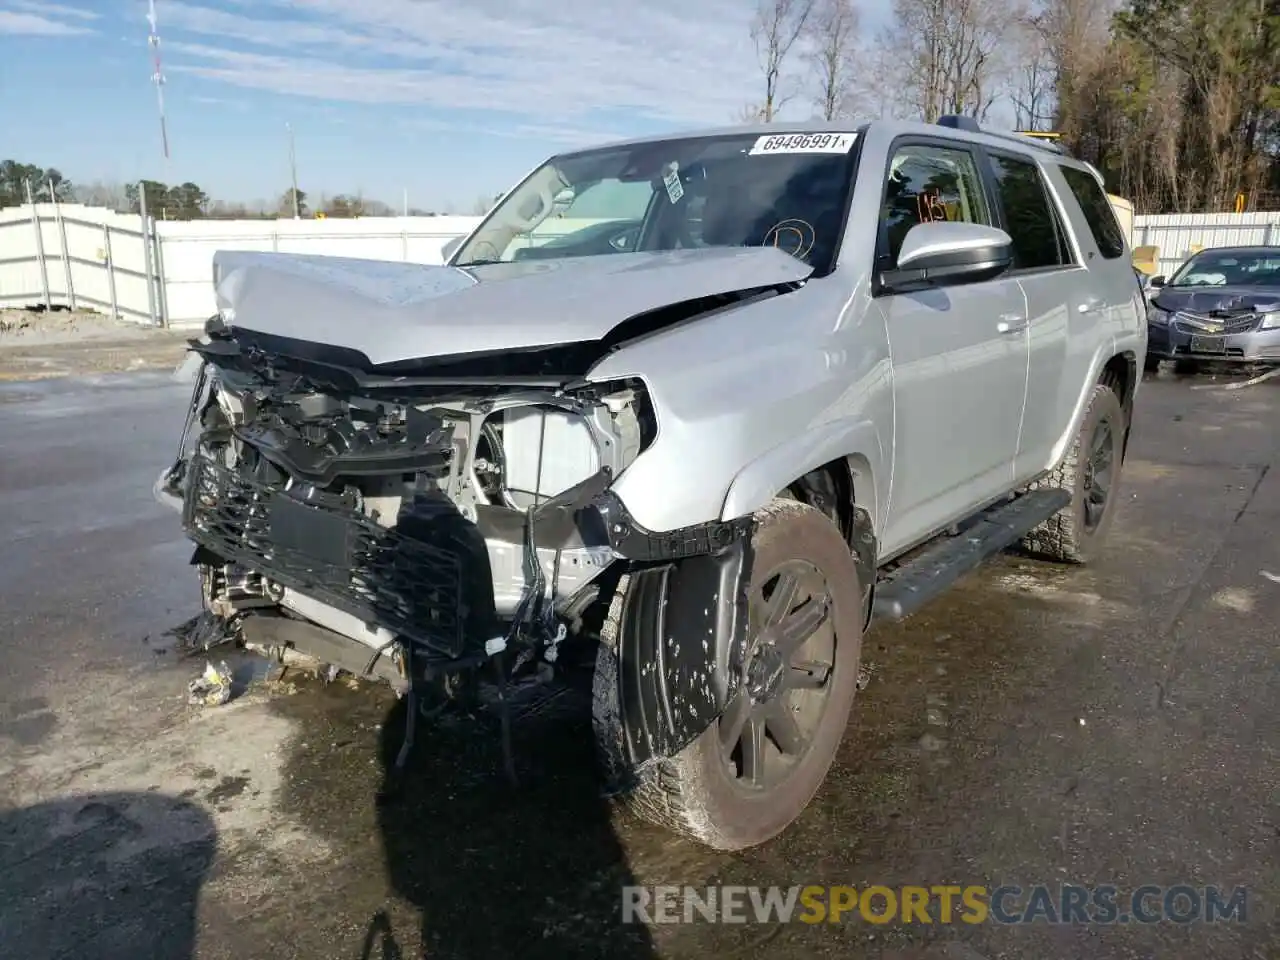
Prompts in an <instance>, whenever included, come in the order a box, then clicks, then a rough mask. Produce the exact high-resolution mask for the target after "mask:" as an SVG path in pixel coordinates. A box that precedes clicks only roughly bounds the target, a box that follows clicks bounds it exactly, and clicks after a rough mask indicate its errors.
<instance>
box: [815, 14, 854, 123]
mask: <svg viewBox="0 0 1280 960" xmlns="http://www.w3.org/2000/svg"><path fill="white" fill-rule="evenodd" d="M808 32H809V37H808V39H809V41H810V48H809V50H808V59H809V65H810V67H811V68H812V70H813V74H814V77H815V79H816V80H817V90H816V95H815V97H814V102H815V105H816V106H817V107H818V109H819V110H820V111H821V112H822V119H824V120H834V119H836V118H837V117H842V116H847V115H849V114H851V113H854V112H856V111H855V110H854V104H853V102H852V101H853V99H854V96H855V94H854V87H853V78H854V73H855V70H856V65H857V44H858V8H857V7H855V6H854V5H853V0H815V6H814V9H813V12H812V13H811V14H810V18H809V31H808Z"/></svg>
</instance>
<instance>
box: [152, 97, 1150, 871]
mask: <svg viewBox="0 0 1280 960" xmlns="http://www.w3.org/2000/svg"><path fill="white" fill-rule="evenodd" d="M454 246H455V248H454V249H453V251H452V253H451V256H450V259H449V262H448V263H447V264H446V265H444V266H420V265H414V264H407V263H389V262H387V263H384V262H373V261H365V260H352V259H344V258H331V257H319V256H301V255H289V254H267V253H230V252H220V253H218V254H217V256H216V258H215V268H214V272H215V277H214V282H215V285H216V291H217V298H218V304H219V314H218V315H217V316H216V317H214V318H212V319H211V320H210V322H209V324H208V325H207V328H206V336H205V337H204V338H202V339H201V340H199V341H193V343H192V350H193V352H194V356H193V357H192V360H193V361H194V363H195V365H196V366H197V367H198V374H197V375H196V386H195V390H194V395H193V397H192V406H191V416H190V419H189V422H188V427H187V429H186V431H184V436H183V441H182V453H181V456H180V457H179V459H178V461H177V462H176V463H175V464H174V465H173V466H172V467H171V468H169V469H168V470H166V471H164V473H163V474H162V475H161V477H160V479H159V482H158V484H157V492H158V494H159V495H160V496H161V498H162V499H164V500H166V501H168V502H171V503H173V504H174V505H175V506H177V507H178V508H179V509H180V510H181V511H182V517H183V523H184V526H185V529H186V531H187V533H188V535H189V536H190V537H191V539H192V540H194V541H195V543H196V544H197V549H196V553H195V556H194V558H193V563H194V564H195V565H196V566H197V568H198V570H199V573H200V578H201V582H202V584H203V589H204V603H205V608H206V609H205V613H204V614H203V619H202V622H201V623H200V624H198V626H199V630H198V632H197V635H198V636H199V637H201V638H203V639H202V641H201V642H202V643H205V644H207V643H209V642H213V641H214V640H229V639H233V640H235V641H237V642H240V643H243V644H244V645H246V646H248V647H250V648H251V649H254V650H258V651H260V652H263V653H265V654H267V655H269V656H271V657H273V658H275V659H278V660H281V661H283V662H287V663H291V662H295V661H297V662H306V663H309V664H312V665H314V666H317V668H319V667H321V666H323V667H325V668H341V669H347V670H350V671H352V672H354V673H357V674H360V675H370V676H379V677H382V678H384V679H386V680H387V681H388V682H390V683H392V684H393V685H395V686H396V687H397V689H398V690H400V691H401V692H402V693H404V694H405V695H406V696H407V697H409V698H410V701H411V703H410V707H411V709H410V710H409V713H408V715H409V716H410V718H412V717H414V716H415V715H420V713H421V712H422V711H421V710H420V709H418V707H419V706H422V707H423V708H424V709H425V704H427V703H428V702H430V703H431V707H432V709H433V710H435V709H447V708H448V707H449V706H450V705H451V704H455V703H457V702H459V701H462V702H464V703H469V704H473V705H474V704H479V705H480V706H481V707H482V708H491V709H495V710H497V711H499V712H500V713H501V714H503V717H504V719H505V720H507V721H508V722H507V723H504V724H503V726H502V729H503V730H509V726H510V722H511V721H512V719H513V714H512V711H513V710H516V708H515V707H513V704H514V703H516V702H517V701H518V700H519V696H518V695H517V693H516V692H515V691H530V690H533V691H538V690H542V691H549V690H562V689H571V690H578V691H580V692H582V693H583V694H584V695H589V697H590V701H591V704H592V710H593V716H594V729H595V735H596V739H597V741H598V745H599V753H600V756H601V758H602V761H603V763H602V767H603V772H604V775H605V777H606V779H607V783H608V787H609V789H610V790H611V791H613V792H614V793H616V794H618V795H620V796H623V797H625V798H626V800H627V802H628V803H629V804H630V805H631V807H632V808H633V809H635V810H636V811H638V812H639V813H640V814H641V815H642V816H645V817H647V818H650V819H652V820H654V821H657V822H659V823H663V824H666V825H668V826H670V827H672V828H674V829H675V830H677V831H679V832H681V833H683V834H685V835H687V836H689V837H693V838H696V839H697V840H699V841H702V842H704V843H707V844H710V845H712V846H714V847H718V848H722V849H733V848H741V847H746V846H749V845H752V844H756V843H759V842H761V841H763V840H766V839H767V838H769V837H772V836H774V835H775V834H777V833H778V832H780V831H781V830H783V829H784V828H785V827H786V826H787V824H789V823H790V822H791V821H792V820H793V819H794V818H795V817H796V816H797V815H798V814H799V813H800V812H801V810H802V809H803V808H804V807H805V805H806V804H807V803H808V802H809V800H810V798H811V797H812V796H813V794H814V793H815V791H816V790H817V789H818V787H819V785H820V784H821V783H822V781H823V779H824V777H825V775H826V772H827V770H828V767H829V765H830V763H831V761H832V758H833V756H834V754H835V752H836V748H837V746H838V744H839V742H840V740H841V737H842V736H843V733H844V730H845V726H846V722H847V719H848V716H849V711H850V709H851V707H852V704H853V701H854V697H855V691H856V688H857V677H858V671H859V656H860V646H861V639H862V635H863V632H864V630H865V629H866V628H867V627H868V626H869V625H870V624H871V623H872V621H874V620H876V619H878V618H891V619H892V618H901V617H904V616H907V615H909V614H910V613H912V612H913V611H914V610H917V609H918V608H919V607H920V606H921V605H922V604H923V603H925V602H927V601H928V600H929V599H930V598H932V597H934V596H936V595H937V594H938V593H940V592H941V591H942V590H944V589H945V588H946V587H947V586H948V585H949V584H951V583H953V582H954V581H955V580H956V579H957V578H959V577H960V576H961V575H963V574H964V573H966V572H967V571H969V570H972V569H973V568H974V567H976V566H977V565H978V564H979V563H980V562H981V561H982V560H983V559H984V558H986V557H988V556H990V555H991V554H993V553H995V552H997V551H1000V550H1002V549H1004V548H1007V547H1011V546H1015V545H1019V544H1020V545H1021V546H1022V547H1023V548H1026V549H1029V550H1032V551H1034V552H1036V553H1039V554H1042V555H1047V556H1048V557H1051V558H1056V559H1058V560H1062V561H1068V562H1085V561H1088V560H1090V559H1091V558H1093V557H1094V556H1096V554H1097V553H1098V551H1099V549H1100V547H1101V544H1102V541H1103V539H1104V538H1105V536H1106V532H1107V528H1108V526H1109V525H1110V523H1111V520H1112V516H1113V509H1114V508H1113V504H1114V501H1115V490H1116V485H1117V482H1118V479H1119V474H1120V469H1121V465H1122V463H1123V460H1124V454H1125V448H1126V444H1127V441H1128V437H1129V423H1130V418H1131V417H1130V415H1131V411H1132V409H1133V402H1134V394H1135V393H1136V391H1137V389H1138V385H1139V381H1140V373H1139V372H1140V371H1141V369H1142V364H1143V360H1144V356H1145V352H1146V329H1147V327H1146V322H1145V309H1144V304H1143V297H1142V293H1141V291H1140V289H1139V286H1138V284H1137V282H1136V281H1135V279H1134V272H1133V269H1132V268H1131V266H1130V263H1129V257H1128V251H1127V250H1126V244H1125V240H1124V236H1123V234H1122V232H1121V229H1120V226H1119V224H1118V223H1117V221H1116V219H1115V216H1114V214H1113V212H1112V209H1111V206H1110V204H1109V203H1108V200H1107V197H1106V194H1105V191H1104V189H1103V185H1102V183H1101V181H1100V178H1099V176H1098V174H1097V173H1096V172H1095V171H1094V170H1093V169H1091V168H1090V167H1089V166H1087V165H1086V164H1084V163H1081V162H1078V161H1076V160H1074V159H1072V158H1071V157H1070V156H1068V155H1066V154H1065V153H1063V152H1061V151H1060V150H1059V149H1058V148H1056V147H1054V146H1051V145H1047V144H1044V143H1041V142H1038V141H1035V140H1032V139H1029V138H1023V137H1019V136H1016V135H1001V134H995V133H990V132H986V131H982V130H980V129H978V128H977V126H976V125H974V124H973V123H972V122H971V121H967V120H964V119H961V118H944V120H942V121H940V122H939V123H938V124H937V125H924V124H918V123H899V122H875V123H871V124H869V125H864V126H860V127H842V126H833V125H820V124H801V125H782V124H775V125H770V126H762V127H751V128H735V129H731V130H720V131H713V132H709V133H699V134H691V135H688V136H677V137H660V138H651V139H645V140H637V141H631V142H627V143H621V144H614V145H610V146H605V147H601V148H598V149H593V150H586V151H582V152H576V153H570V154H565V155H561V156H556V157H553V158H552V159H550V160H548V161H547V162H546V163H544V164H541V165H539V166H538V167H537V169H535V170H534V171H532V172H531V173H530V174H529V175H528V176H527V177H525V178H524V179H523V180H522V181H521V182H520V183H519V184H517V185H516V186H515V187H514V188H513V189H512V190H511V191H510V192H509V193H507V195H506V196H505V197H504V198H503V199H502V200H501V201H500V202H499V203H498V204H497V206H496V207H495V208H494V209H493V210H492V212H490V214H489V215H488V216H487V217H486V218H485V219H484V220H483V222H482V223H480V224H479V225H478V226H477V227H476V228H475V230H474V231H473V232H472V233H471V234H470V235H469V236H467V237H466V238H464V239H462V240H461V241H460V242H459V243H457V244H455V245H454ZM324 672H326V673H329V672H331V669H326V670H325V671H324ZM488 678H492V683H490V681H489V679H488ZM494 690H497V691H499V693H498V694H493V693H492V691H494ZM522 695H523V694H522ZM529 696H534V695H533V694H529ZM516 712H517V713H518V711H516ZM409 733H411V731H409ZM420 735H421V734H420ZM407 739H408V737H407ZM405 756H406V754H405V753H403V752H402V755H401V758H400V759H401V761H403V760H404V758H405Z"/></svg>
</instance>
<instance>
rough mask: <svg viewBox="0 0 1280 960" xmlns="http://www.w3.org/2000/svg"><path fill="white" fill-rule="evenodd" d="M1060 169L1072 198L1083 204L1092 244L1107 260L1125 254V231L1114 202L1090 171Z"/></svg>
mask: <svg viewBox="0 0 1280 960" xmlns="http://www.w3.org/2000/svg"><path fill="white" fill-rule="evenodd" d="M1060 169H1061V170H1062V176H1063V179H1065V180H1066V181H1067V186H1068V187H1070V188H1071V193H1072V195H1074V196H1075V198H1076V202H1077V203H1078V204H1080V211H1081V212H1082V213H1083V214H1084V219H1085V222H1086V223H1088V224H1089V232H1090V233H1091V234H1093V242H1094V243H1096V244H1097V245H1098V252H1099V253H1101V254H1102V255H1103V256H1104V257H1106V258H1107V259H1108V260H1114V259H1115V258H1116V257H1118V256H1121V255H1122V254H1123V253H1124V231H1123V230H1121V229H1120V221H1118V220H1117V219H1116V212H1115V210H1114V209H1112V207H1111V201H1110V200H1108V199H1107V195H1106V193H1105V192H1104V191H1103V189H1102V187H1101V186H1099V185H1098V181H1097V180H1096V179H1094V177H1093V175H1092V174H1091V173H1089V172H1088V171H1085V170H1080V169H1077V168H1076V167H1061V168H1060Z"/></svg>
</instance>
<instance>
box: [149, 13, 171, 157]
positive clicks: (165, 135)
mask: <svg viewBox="0 0 1280 960" xmlns="http://www.w3.org/2000/svg"><path fill="white" fill-rule="evenodd" d="M147 23H148V24H150V25H151V30H150V32H149V33H148V35H147V45H148V46H150V47H151V82H152V83H154V84H155V87H156V106H158V107H159V108H160V144H161V146H162V147H163V149H164V166H165V179H166V180H168V179H169V131H168V129H167V128H166V127H165V122H164V72H163V71H162V70H161V69H160V34H159V32H158V28H157V27H156V0H147Z"/></svg>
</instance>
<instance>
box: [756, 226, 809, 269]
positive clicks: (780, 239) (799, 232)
mask: <svg viewBox="0 0 1280 960" xmlns="http://www.w3.org/2000/svg"><path fill="white" fill-rule="evenodd" d="M817 239H818V236H817V233H816V232H815V231H814V229H813V226H812V225H811V224H810V223H809V222H808V221H807V220H800V219H790V220H783V221H781V222H780V223H776V224H774V225H773V226H772V227H770V228H769V230H768V232H766V233H765V235H764V243H763V244H762V246H766V247H777V248H778V249H779V250H781V251H782V252H783V253H789V254H791V255H792V256H793V257H795V258H796V259H797V260H803V259H805V257H807V256H809V252H810V251H811V250H812V249H813V245H814V243H815V242H816V241H817Z"/></svg>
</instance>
